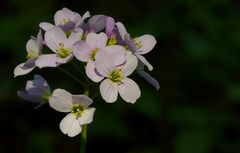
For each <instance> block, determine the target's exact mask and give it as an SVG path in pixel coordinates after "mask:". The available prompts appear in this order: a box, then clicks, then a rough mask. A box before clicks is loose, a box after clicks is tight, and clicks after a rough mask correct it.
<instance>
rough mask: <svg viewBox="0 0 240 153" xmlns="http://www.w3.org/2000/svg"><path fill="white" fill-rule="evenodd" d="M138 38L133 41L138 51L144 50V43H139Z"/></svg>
mask: <svg viewBox="0 0 240 153" xmlns="http://www.w3.org/2000/svg"><path fill="white" fill-rule="evenodd" d="M137 39H138V38H137V37H136V38H134V39H133V41H134V43H135V45H136V46H137V49H139V48H142V42H141V41H137Z"/></svg>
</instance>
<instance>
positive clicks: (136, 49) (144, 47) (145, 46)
mask: <svg viewBox="0 0 240 153" xmlns="http://www.w3.org/2000/svg"><path fill="white" fill-rule="evenodd" d="M116 26H117V28H118V31H119V34H120V36H121V37H120V38H121V39H120V40H119V41H123V42H124V43H125V45H126V46H127V48H128V49H129V50H131V51H132V52H133V54H134V55H135V56H136V57H137V58H138V59H139V60H140V61H141V62H142V63H143V64H144V65H146V66H147V67H148V69H149V70H150V71H151V70H153V67H152V65H151V64H150V63H149V62H148V61H147V60H146V59H145V58H144V57H143V56H142V55H144V54H146V53H148V52H150V51H151V50H152V49H153V48H154V46H155V45H156V43H157V41H156V39H155V38H154V37H153V36H152V35H149V34H146V35H143V36H141V37H138V38H134V39H132V38H131V37H130V35H129V34H128V33H127V30H126V29H125V27H124V25H123V24H122V23H121V22H117V23H116Z"/></svg>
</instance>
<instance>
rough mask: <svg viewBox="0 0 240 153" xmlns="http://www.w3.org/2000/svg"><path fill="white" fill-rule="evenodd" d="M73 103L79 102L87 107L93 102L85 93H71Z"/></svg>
mask: <svg viewBox="0 0 240 153" xmlns="http://www.w3.org/2000/svg"><path fill="white" fill-rule="evenodd" d="M72 102H73V104H80V105H81V106H84V107H88V106H89V105H91V104H92V103H93V100H92V99H91V98H89V97H87V96H85V95H72Z"/></svg>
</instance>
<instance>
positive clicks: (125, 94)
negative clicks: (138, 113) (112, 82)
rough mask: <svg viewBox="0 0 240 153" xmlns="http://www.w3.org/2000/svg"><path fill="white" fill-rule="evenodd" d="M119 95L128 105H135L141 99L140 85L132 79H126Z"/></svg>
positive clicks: (120, 86) (120, 87)
mask: <svg viewBox="0 0 240 153" xmlns="http://www.w3.org/2000/svg"><path fill="white" fill-rule="evenodd" d="M119 94H120V96H121V97H122V99H123V100H124V101H126V102H128V103H135V102H136V100H137V99H138V98H139V97H140V95H141V91H140V89H139V87H138V85H137V84H136V83H135V82H134V81H133V80H131V79H129V78H125V79H124V80H122V84H120V85H119Z"/></svg>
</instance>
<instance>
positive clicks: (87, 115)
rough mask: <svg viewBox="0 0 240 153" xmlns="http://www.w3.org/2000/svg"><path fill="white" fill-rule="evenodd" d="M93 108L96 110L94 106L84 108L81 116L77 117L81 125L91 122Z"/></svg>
mask: <svg viewBox="0 0 240 153" xmlns="http://www.w3.org/2000/svg"><path fill="white" fill-rule="evenodd" d="M95 110H96V109H95V108H87V109H85V110H84V111H83V113H82V116H81V117H80V118H78V121H79V123H80V124H81V125H84V124H89V123H91V122H92V120H93V115H94V112H95Z"/></svg>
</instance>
